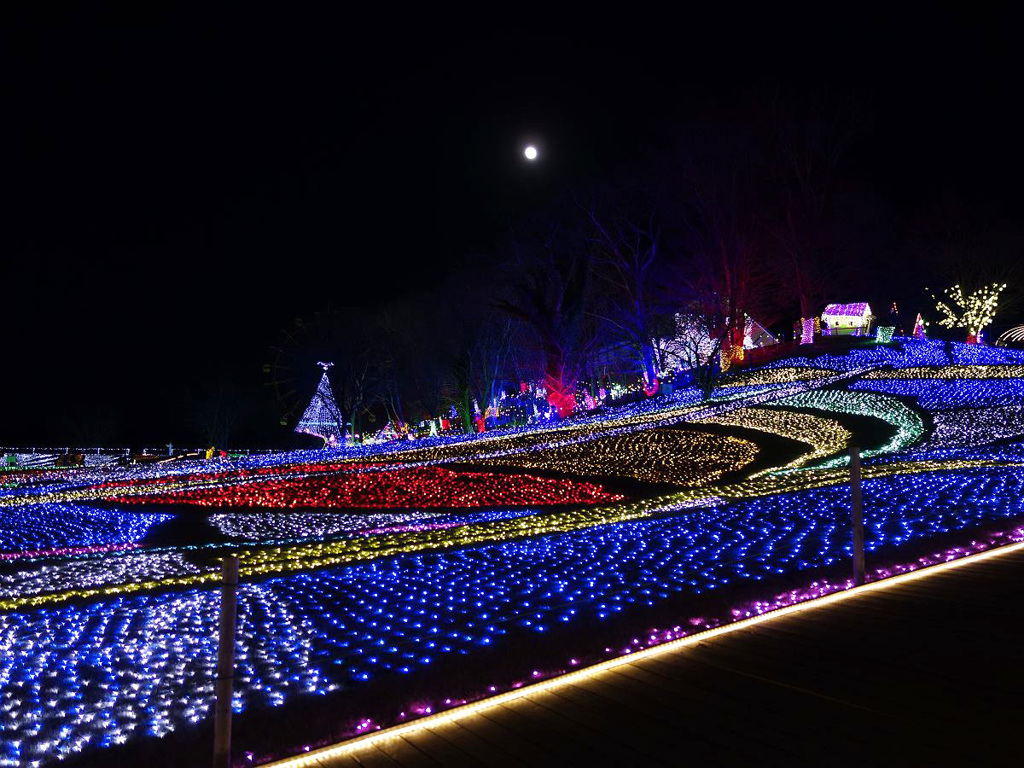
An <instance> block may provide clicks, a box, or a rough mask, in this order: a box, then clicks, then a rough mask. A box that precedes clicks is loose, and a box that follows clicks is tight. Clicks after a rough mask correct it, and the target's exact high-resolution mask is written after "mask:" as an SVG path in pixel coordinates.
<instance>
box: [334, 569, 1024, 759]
mask: <svg viewBox="0 0 1024 768" xmlns="http://www.w3.org/2000/svg"><path fill="white" fill-rule="evenodd" d="M1021 583H1024V553H1019V554H1015V555H1013V556H1011V557H1007V558H1005V559H992V560H988V561H985V562H982V563H979V564H977V565H976V566H975V565H968V566H965V567H964V568H958V569H954V570H950V571H946V572H944V573H942V574H939V575H937V576H935V577H932V578H929V579H922V580H919V581H913V582H908V583H907V584H904V585H900V586H897V587H895V588H893V589H891V590H886V591H877V592H871V593H866V594H863V595H860V596H856V597H853V598H852V599H850V600H848V601H844V602H841V603H838V604H834V605H832V606H829V607H827V608H822V609H820V610H816V611H808V612H798V613H794V614H791V615H789V616H785V617H780V618H779V619H778V620H775V621H771V622H768V623H765V624H761V625H758V626H756V627H752V628H749V629H746V630H742V631H738V632H736V633H734V634H730V635H727V636H723V637H719V638H716V639H714V640H713V641H707V642H701V643H698V644H697V645H695V646H691V647H689V648H687V649H685V650H682V651H680V652H678V653H670V654H665V655H659V656H656V657H651V658H647V659H642V660H639V661H631V662H630V663H627V664H624V665H621V666H619V667H616V668H614V669H611V670H606V671H604V672H601V673H599V674H596V675H594V676H591V677H586V678H584V679H581V680H579V681H576V682H574V683H573V684H571V685H566V686H564V687H558V688H554V689H550V690H547V691H543V692H538V693H535V694H530V695H528V696H527V697H524V698H522V699H519V700H516V701H512V702H506V703H504V704H502V705H501V706H498V707H495V708H492V709H486V710H483V711H481V712H478V713H476V714H473V715H470V716H468V717H466V718H464V719H462V720H459V721H457V722H454V723H446V724H441V725H438V726H433V727H431V728H429V729H427V730H423V731H416V732H410V733H408V734H406V735H404V736H403V737H402V739H400V740H399V741H397V742H385V743H383V744H381V746H380V747H378V748H372V749H370V750H369V751H367V752H366V753H365V754H364V752H363V751H359V752H357V753H356V754H355V757H356V758H357V759H358V764H360V765H363V766H366V767H367V768H377V766H382V767H383V768H395V766H400V767H401V768H420V766H422V767H423V768H429V767H430V766H435V765H446V766H447V765H451V766H455V767H456V768H462V767H463V766H470V765H484V766H489V765H495V766H501V767H502V768H518V766H522V765H530V766H562V765H566V764H589V765H681V764H692V765H701V766H703V765H736V764H744V765H754V764H757V765H761V764H778V765H799V764H808V763H812V764H835V763H845V762H847V761H848V760H852V761H853V762H856V763H858V764H860V765H929V766H942V765H963V764H965V763H967V764H976V765H1014V764H1015V761H1016V760H1017V750H1016V746H1015V745H1016V732H1017V730H1018V726H1019V723H1020V721H1021V719H1022V718H1024V701H1022V698H1021V697H1020V695H1019V691H1020V690H1021V689H1022V688H1024V665H1021V664H1020V663H1019V662H1020V660H1021V652H1020V650H1019V648H1020V645H1019V627H1020V626H1021V625H1022V624H1024V600H1022V599H1021V594H1020V593H1021V589H1022V588H1021V586H1020V584H1021ZM323 764H324V765H325V766H337V765H342V764H344V765H347V766H351V765H353V764H354V763H353V761H352V759H351V758H347V762H345V763H342V762H331V761H323Z"/></svg>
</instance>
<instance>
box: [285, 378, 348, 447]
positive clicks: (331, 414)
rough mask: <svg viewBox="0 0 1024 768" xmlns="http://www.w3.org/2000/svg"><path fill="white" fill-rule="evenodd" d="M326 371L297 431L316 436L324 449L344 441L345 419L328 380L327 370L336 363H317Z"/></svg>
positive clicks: (296, 428)
mask: <svg viewBox="0 0 1024 768" xmlns="http://www.w3.org/2000/svg"><path fill="white" fill-rule="evenodd" d="M317 365H319V366H320V367H321V368H323V369H324V373H323V375H322V376H321V377H320V383H319V384H318V385H317V388H316V393H315V394H314V395H313V398H312V400H310V401H309V405H308V406H306V411H305V413H303V414H302V418H301V419H300V420H299V423H298V425H297V426H296V427H295V431H296V432H299V433H301V434H305V435H315V436H316V437H319V438H320V439H321V440H323V441H324V447H327V446H332V447H333V446H337V445H339V444H341V443H343V441H344V435H345V419H344V417H343V416H342V414H341V411H340V409H339V408H338V404H337V403H336V402H335V400H334V393H333V392H332V391H331V382H330V380H329V379H328V378H327V369H328V368H330V367H331V366H333V365H334V363H317Z"/></svg>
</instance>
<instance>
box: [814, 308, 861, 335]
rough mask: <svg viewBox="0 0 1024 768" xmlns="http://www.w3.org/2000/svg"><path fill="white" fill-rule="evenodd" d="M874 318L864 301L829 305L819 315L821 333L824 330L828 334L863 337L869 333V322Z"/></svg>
mask: <svg viewBox="0 0 1024 768" xmlns="http://www.w3.org/2000/svg"><path fill="white" fill-rule="evenodd" d="M873 319H874V316H873V315H872V314H871V307H869V306H868V304H867V302H866V301H861V302H856V303H853V304H829V305H828V306H827V307H825V311H824V312H822V313H821V329H822V333H826V330H825V329H826V328H827V329H828V331H827V332H828V333H830V334H851V335H854V336H863V335H865V334H867V333H868V332H870V330H871V321H872V320H873Z"/></svg>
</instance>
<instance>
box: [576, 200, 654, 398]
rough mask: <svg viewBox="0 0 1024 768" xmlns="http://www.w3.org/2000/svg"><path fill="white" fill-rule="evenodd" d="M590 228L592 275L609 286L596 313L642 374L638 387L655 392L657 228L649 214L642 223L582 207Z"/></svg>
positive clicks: (592, 207) (593, 208)
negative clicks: (593, 262) (618, 340)
mask: <svg viewBox="0 0 1024 768" xmlns="http://www.w3.org/2000/svg"><path fill="white" fill-rule="evenodd" d="M586 213H587V216H588V218H589V219H590V223H591V225H592V226H593V230H594V231H593V234H592V236H591V244H592V246H593V249H594V256H595V260H596V262H597V269H596V274H597V277H598V278H599V281H600V283H601V284H603V285H604V286H605V287H607V288H608V289H609V290H607V291H604V292H602V295H603V296H604V299H605V300H604V302H603V303H602V306H601V308H600V310H598V312H597V316H598V317H599V318H600V319H601V320H603V321H604V322H605V323H607V324H608V325H609V326H611V328H612V336H613V337H617V338H619V339H621V341H622V343H623V346H624V347H625V348H627V349H628V350H629V354H630V356H631V357H632V358H633V359H634V361H635V363H636V365H637V368H638V369H639V372H640V374H641V376H642V378H643V384H644V390H645V391H646V392H648V393H651V392H654V391H656V390H657V387H658V381H657V376H658V374H659V373H660V359H659V358H660V355H659V353H658V348H657V346H656V345H655V341H654V339H655V337H656V336H657V329H658V325H659V322H658V321H659V319H660V318H661V315H662V313H660V312H659V311H658V309H659V308H658V306H657V304H656V297H655V290H656V287H657V284H656V275H655V268H656V266H657V259H658V232H657V229H656V228H655V226H654V221H653V217H650V216H649V217H648V218H647V220H646V221H641V220H639V219H638V220H633V219H631V218H629V217H627V216H623V215H612V216H600V215H598V213H597V212H596V210H595V207H594V206H591V207H589V208H587V209H586Z"/></svg>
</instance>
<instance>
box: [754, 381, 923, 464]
mask: <svg viewBox="0 0 1024 768" xmlns="http://www.w3.org/2000/svg"><path fill="white" fill-rule="evenodd" d="M774 405H778V406H788V407H791V408H812V409H814V410H820V411H828V412H832V413H849V414H852V415H856V416H872V417H874V418H877V419H882V420H883V421H886V422H888V423H889V424H892V425H893V426H894V427H896V434H895V435H893V436H892V438H890V439H889V441H888V442H886V443H885V444H884V445H882V446H880V447H878V448H871V449H868V450H865V451H863V452H862V453H861V455H862V456H865V457H869V456H877V455H879V454H881V453H892V452H894V451H898V450H901V449H903V448H906V447H907V446H909V445H912V444H913V443H915V442H916V441H917V440H918V439H920V437H921V435H922V434H924V422H923V421H922V420H921V416H920V414H918V413H917V412H915V411H913V410H911V409H910V408H908V407H907V406H905V405H904V404H903V403H901V402H900V401H899V400H896V399H894V398H891V397H885V396H884V395H876V394H869V393H867V392H848V391H844V390H835V389H826V390H815V391H813V392H805V393H801V394H798V395H790V396H789V397H786V398H783V399H781V400H779V401H778V402H777V403H775V404H774ZM849 461H850V457H849V456H846V455H844V456H838V457H836V458H834V459H828V460H827V461H825V462H822V463H819V464H818V465H817V466H819V467H832V466H844V465H846V464H847V463H849Z"/></svg>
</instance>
